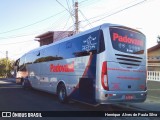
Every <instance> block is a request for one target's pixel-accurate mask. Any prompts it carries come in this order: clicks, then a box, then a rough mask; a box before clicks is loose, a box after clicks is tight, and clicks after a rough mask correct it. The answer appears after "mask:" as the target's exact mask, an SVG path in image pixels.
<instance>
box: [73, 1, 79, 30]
mask: <svg viewBox="0 0 160 120" xmlns="http://www.w3.org/2000/svg"><path fill="white" fill-rule="evenodd" d="M74 11H75V32H76V33H79V20H78V1H76V2H75V4H74Z"/></svg>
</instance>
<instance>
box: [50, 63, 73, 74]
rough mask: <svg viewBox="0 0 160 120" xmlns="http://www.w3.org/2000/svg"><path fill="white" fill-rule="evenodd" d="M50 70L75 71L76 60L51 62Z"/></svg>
mask: <svg viewBox="0 0 160 120" xmlns="http://www.w3.org/2000/svg"><path fill="white" fill-rule="evenodd" d="M50 72H74V62H72V63H70V64H65V65H61V64H57V65H55V64H50Z"/></svg>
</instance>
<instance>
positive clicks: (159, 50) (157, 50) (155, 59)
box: [148, 44, 160, 71]
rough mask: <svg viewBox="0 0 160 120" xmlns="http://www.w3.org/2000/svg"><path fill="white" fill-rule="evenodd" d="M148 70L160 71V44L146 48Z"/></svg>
mask: <svg viewBox="0 0 160 120" xmlns="http://www.w3.org/2000/svg"><path fill="white" fill-rule="evenodd" d="M148 71H160V44H157V45H155V46H153V47H151V48H149V49H148Z"/></svg>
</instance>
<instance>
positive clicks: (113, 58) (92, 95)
mask: <svg viewBox="0 0 160 120" xmlns="http://www.w3.org/2000/svg"><path fill="white" fill-rule="evenodd" d="M17 66H18V70H17V74H18V72H22V71H23V73H24V72H25V75H24V76H23V75H22V76H21V82H22V85H23V86H25V84H26V83H27V82H26V81H28V82H29V83H30V85H31V86H32V87H33V88H35V89H39V90H42V91H46V92H50V93H54V94H57V96H58V98H59V101H60V102H66V101H67V100H68V99H74V100H77V101H80V102H84V103H88V104H93V105H95V104H107V103H119V102H144V101H145V99H146V97H147V86H146V82H147V81H146V70H147V69H146V37H145V35H144V34H143V33H141V32H140V31H137V30H135V29H132V28H128V27H125V26H121V25H116V24H108V23H106V24H102V25H100V26H98V27H95V28H92V29H90V30H87V31H85V32H81V33H79V34H76V35H73V36H71V37H67V38H64V39H62V40H60V41H57V42H55V43H52V44H49V45H45V46H42V47H39V48H37V49H34V50H32V51H30V52H28V53H26V54H24V55H23V56H22V57H21V58H20V59H19V62H18V64H17ZM26 75H27V76H26ZM25 77H27V79H25Z"/></svg>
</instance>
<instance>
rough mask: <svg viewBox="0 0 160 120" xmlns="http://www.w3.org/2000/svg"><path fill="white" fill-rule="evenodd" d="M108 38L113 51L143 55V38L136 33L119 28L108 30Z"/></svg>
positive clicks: (140, 34)
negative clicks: (109, 37)
mask: <svg viewBox="0 0 160 120" xmlns="http://www.w3.org/2000/svg"><path fill="white" fill-rule="evenodd" d="M110 36H111V41H112V46H113V48H114V49H116V50H118V51H121V52H125V53H132V54H143V53H144V46H145V36H144V35H143V34H142V33H140V32H137V31H134V30H130V29H127V28H121V27H119V28H118V27H112V28H110Z"/></svg>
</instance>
